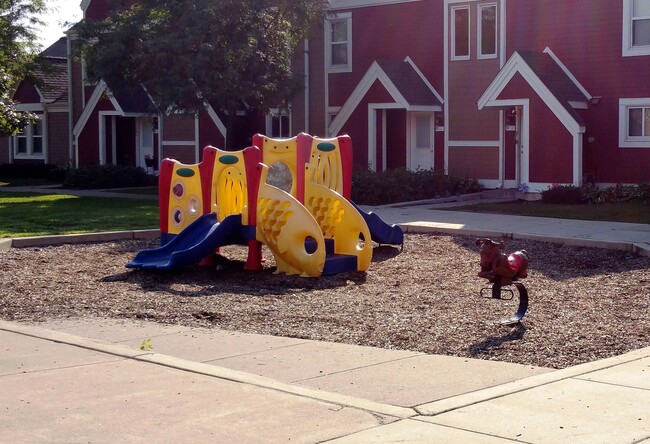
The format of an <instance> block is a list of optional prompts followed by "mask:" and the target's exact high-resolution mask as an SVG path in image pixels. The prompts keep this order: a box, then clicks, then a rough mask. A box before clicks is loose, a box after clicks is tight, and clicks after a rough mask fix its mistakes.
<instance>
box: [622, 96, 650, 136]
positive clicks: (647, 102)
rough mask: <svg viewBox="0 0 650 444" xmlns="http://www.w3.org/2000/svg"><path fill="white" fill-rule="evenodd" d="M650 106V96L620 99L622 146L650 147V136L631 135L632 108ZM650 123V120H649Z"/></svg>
mask: <svg viewBox="0 0 650 444" xmlns="http://www.w3.org/2000/svg"><path fill="white" fill-rule="evenodd" d="M631 108H650V97H647V98H639V99H619V101H618V145H619V147H621V148H650V136H630V135H629V134H628V131H629V128H630V121H629V116H630V109H631ZM647 124H648V125H650V121H649V122H647Z"/></svg>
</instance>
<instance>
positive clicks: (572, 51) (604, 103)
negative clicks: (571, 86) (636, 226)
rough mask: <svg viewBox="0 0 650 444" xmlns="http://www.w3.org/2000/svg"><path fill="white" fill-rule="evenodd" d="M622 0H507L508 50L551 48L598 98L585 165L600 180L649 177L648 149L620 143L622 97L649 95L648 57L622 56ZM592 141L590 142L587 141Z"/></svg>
mask: <svg viewBox="0 0 650 444" xmlns="http://www.w3.org/2000/svg"><path fill="white" fill-rule="evenodd" d="M622 12H623V7H622V2H620V1H616V2H614V1H607V2H594V1H592V0H573V1H571V2H567V1H563V0H550V1H549V0H545V1H543V2H530V1H527V0H510V1H508V3H507V16H508V26H507V39H506V42H507V50H508V54H512V52H514V51H515V50H534V51H542V50H543V49H544V48H546V47H549V48H551V50H552V51H553V52H554V53H555V54H556V55H557V56H558V58H559V59H560V60H561V61H562V62H563V63H564V65H566V67H567V68H568V69H569V70H570V71H571V73H572V74H573V75H574V76H575V77H576V78H577V80H578V81H579V82H580V83H581V84H582V85H583V86H584V87H585V89H586V90H587V91H588V92H589V93H590V94H591V95H593V96H599V97H601V99H600V103H598V104H597V105H593V106H590V108H589V110H588V111H587V112H585V113H583V115H584V119H585V146H584V153H585V154H584V157H583V160H584V162H583V170H584V173H585V174H586V175H588V176H589V177H590V178H593V179H595V180H596V181H597V182H603V183H615V182H636V183H638V182H642V181H648V180H650V168H648V167H646V168H643V167H641V166H640V165H646V166H647V165H650V149H648V148H619V142H618V131H619V128H618V99H619V98H641V97H650V84H649V83H648V81H647V79H648V78H650V56H639V57H623V55H622V49H621V47H622V45H621V39H622V33H623V30H622V26H623V14H622ZM590 140H591V142H589V141H590Z"/></svg>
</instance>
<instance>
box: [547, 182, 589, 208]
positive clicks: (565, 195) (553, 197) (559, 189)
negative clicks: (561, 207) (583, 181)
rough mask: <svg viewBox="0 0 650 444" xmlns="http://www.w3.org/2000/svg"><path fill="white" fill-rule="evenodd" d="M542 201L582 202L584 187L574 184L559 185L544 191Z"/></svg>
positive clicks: (551, 202)
mask: <svg viewBox="0 0 650 444" xmlns="http://www.w3.org/2000/svg"><path fill="white" fill-rule="evenodd" d="M542 202H544V203H549V204H572V205H574V204H580V203H582V189H581V188H580V187H576V186H573V185H557V186H553V187H551V188H549V189H548V190H545V191H542Z"/></svg>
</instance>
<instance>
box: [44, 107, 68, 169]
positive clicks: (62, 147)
mask: <svg viewBox="0 0 650 444" xmlns="http://www.w3.org/2000/svg"><path fill="white" fill-rule="evenodd" d="M68 125H69V122H68V113H66V112H61V113H48V116H47V130H48V134H47V150H48V158H49V159H48V163H51V164H53V165H68V164H69V162H70V140H69V137H70V132H69V130H68Z"/></svg>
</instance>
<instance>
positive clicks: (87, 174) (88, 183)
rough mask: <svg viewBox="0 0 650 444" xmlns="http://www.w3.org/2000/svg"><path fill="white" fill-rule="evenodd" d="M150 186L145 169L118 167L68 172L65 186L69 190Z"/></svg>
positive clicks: (78, 169)
mask: <svg viewBox="0 0 650 444" xmlns="http://www.w3.org/2000/svg"><path fill="white" fill-rule="evenodd" d="M148 184H149V177H148V176H147V172H146V171H145V170H144V168H141V167H134V166H117V165H91V166H86V167H81V168H71V169H69V170H68V171H67V174H66V177H65V180H64V181H63V186H64V187H67V188H92V189H97V188H129V187H140V186H146V185H148Z"/></svg>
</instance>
